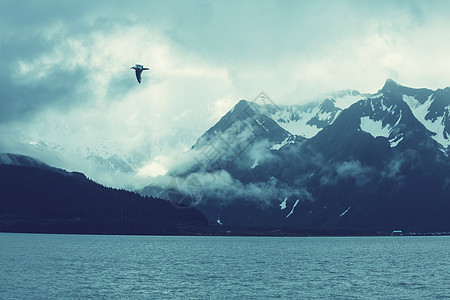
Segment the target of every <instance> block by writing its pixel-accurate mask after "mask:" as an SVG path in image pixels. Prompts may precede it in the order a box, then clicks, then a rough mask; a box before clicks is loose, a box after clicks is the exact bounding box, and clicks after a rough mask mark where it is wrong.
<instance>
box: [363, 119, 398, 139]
mask: <svg viewBox="0 0 450 300" xmlns="http://www.w3.org/2000/svg"><path fill="white" fill-rule="evenodd" d="M359 127H360V128H361V130H362V131H364V132H367V133H370V134H371V135H372V136H373V137H374V138H376V137H379V136H381V137H385V138H388V137H389V134H390V133H391V130H392V127H391V126H389V125H388V124H386V125H384V126H383V121H382V120H379V121H375V120H372V119H371V118H370V117H369V116H366V117H362V118H361V123H360V125H359Z"/></svg>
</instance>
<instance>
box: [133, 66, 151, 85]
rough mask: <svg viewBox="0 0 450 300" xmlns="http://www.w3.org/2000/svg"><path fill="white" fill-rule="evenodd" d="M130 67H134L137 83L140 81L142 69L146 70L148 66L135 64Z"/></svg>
mask: <svg viewBox="0 0 450 300" xmlns="http://www.w3.org/2000/svg"><path fill="white" fill-rule="evenodd" d="M130 69H134V70H135V72H136V79H137V81H138V82H139V83H141V80H142V71H145V70H148V68H144V66H143V65H136V66H134V67H131V68H130Z"/></svg>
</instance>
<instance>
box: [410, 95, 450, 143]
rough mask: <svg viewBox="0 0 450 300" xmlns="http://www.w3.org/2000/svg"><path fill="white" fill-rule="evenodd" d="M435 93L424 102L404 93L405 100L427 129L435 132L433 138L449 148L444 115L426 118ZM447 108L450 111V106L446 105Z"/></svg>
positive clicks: (449, 140) (449, 141) (449, 137)
mask: <svg viewBox="0 0 450 300" xmlns="http://www.w3.org/2000/svg"><path fill="white" fill-rule="evenodd" d="M433 96H434V95H433V94H431V95H430V96H429V97H428V99H427V101H425V102H424V103H423V104H422V103H420V102H419V100H417V99H416V98H415V97H414V96H408V95H403V97H402V98H403V101H405V102H406V104H408V106H409V107H410V108H411V111H412V113H413V115H414V117H416V119H417V120H419V121H420V122H421V123H422V124H423V125H424V126H425V128H426V129H428V130H429V131H431V132H433V133H435V135H434V136H432V138H433V139H434V140H435V141H436V142H438V143H439V144H440V145H442V147H444V148H448V147H449V146H450V136H448V135H447V134H446V132H445V119H444V116H439V117H437V118H436V119H435V120H430V119H428V120H427V119H426V116H427V114H428V113H429V111H430V106H431V104H432V103H433V99H434V98H433ZM446 109H447V110H448V111H449V112H450V107H448V106H447V107H446Z"/></svg>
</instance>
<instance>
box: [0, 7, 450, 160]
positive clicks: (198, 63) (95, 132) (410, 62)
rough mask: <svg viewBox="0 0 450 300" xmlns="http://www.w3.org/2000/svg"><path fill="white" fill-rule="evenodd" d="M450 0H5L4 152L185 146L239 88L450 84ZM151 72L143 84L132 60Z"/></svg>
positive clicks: (276, 96) (299, 92) (1, 25)
mask: <svg viewBox="0 0 450 300" xmlns="http://www.w3.org/2000/svg"><path fill="white" fill-rule="evenodd" d="M449 15H450V1H432V0H427V1H414V0H408V1H361V0H357V1H339V0H333V1H264V0H263V1H261V0H258V1H100V0H98V1H91V0H88V1H80V0H77V1H44V0H39V1H7V0H2V1H0V53H1V55H0V67H1V70H2V72H1V73H0V92H1V96H0V105H1V110H0V138H1V141H0V152H1V151H2V150H3V151H6V150H7V151H12V150H14V149H15V148H14V145H13V144H14V143H15V141H16V140H19V139H22V140H26V139H27V138H28V137H30V138H32V139H42V140H45V141H48V142H51V143H54V144H56V145H61V146H63V147H65V148H76V147H84V148H86V147H88V146H90V147H91V148H92V147H93V146H96V147H100V145H101V143H102V141H103V142H105V143H107V144H110V145H112V144H114V145H116V149H118V151H119V150H120V151H119V152H123V153H131V152H133V151H146V150H145V149H146V147H148V155H149V157H148V159H152V157H153V158H154V157H155V156H157V155H160V154H161V153H167V152H171V151H179V149H187V148H189V147H190V146H191V143H192V142H193V141H195V138H196V137H198V136H199V135H200V134H202V133H203V132H204V131H205V130H207V129H208V128H209V127H210V126H211V125H213V124H214V123H215V122H216V121H217V120H218V119H219V118H220V117H221V116H222V115H223V114H224V113H225V112H226V111H227V110H228V109H230V108H231V107H232V106H233V105H234V104H236V103H237V102H238V101H239V100H240V99H248V100H252V99H253V98H254V97H256V96H257V95H258V94H259V92H261V91H264V92H265V93H266V94H268V95H269V96H270V97H271V98H272V100H273V101H274V102H276V103H278V104H293V103H301V102H305V101H307V100H310V99H314V98H315V97H318V95H321V94H324V93H327V92H330V91H335V90H342V89H356V90H359V91H360V92H370V93H372V92H376V91H377V90H378V89H380V88H381V87H382V85H383V83H384V81H385V80H386V79H387V78H392V79H394V80H395V81H397V82H398V83H400V84H403V85H407V86H412V87H428V88H432V89H437V88H443V87H447V86H450V75H449V74H450V30H449V28H450V18H449ZM136 63H139V64H143V65H145V66H146V67H149V68H150V71H145V72H144V73H143V80H142V84H140V85H139V84H138V83H137V81H136V79H135V77H134V73H133V70H130V67H131V66H133V65H134V64H136Z"/></svg>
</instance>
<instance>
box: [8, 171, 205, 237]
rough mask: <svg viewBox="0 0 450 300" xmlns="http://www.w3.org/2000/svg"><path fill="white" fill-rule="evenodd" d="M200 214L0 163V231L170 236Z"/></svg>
mask: <svg viewBox="0 0 450 300" xmlns="http://www.w3.org/2000/svg"><path fill="white" fill-rule="evenodd" d="M205 225H207V221H206V219H205V218H204V216H203V215H202V214H200V213H199V212H198V211H196V210H195V209H192V208H186V209H182V208H177V207H175V206H173V205H172V204H170V203H169V202H167V201H164V200H160V199H155V198H151V197H150V198H148V197H141V196H139V195H138V194H136V193H132V192H128V191H124V190H115V189H111V188H106V187H103V186H101V185H99V184H96V183H94V182H92V181H89V180H80V179H78V178H74V177H72V176H65V175H62V174H59V173H57V172H53V171H50V170H46V169H38V168H34V167H20V166H13V165H0V231H10V232H49V233H105V234H176V233H180V232H181V231H180V230H183V229H182V228H183V227H186V226H205Z"/></svg>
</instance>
